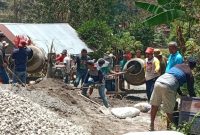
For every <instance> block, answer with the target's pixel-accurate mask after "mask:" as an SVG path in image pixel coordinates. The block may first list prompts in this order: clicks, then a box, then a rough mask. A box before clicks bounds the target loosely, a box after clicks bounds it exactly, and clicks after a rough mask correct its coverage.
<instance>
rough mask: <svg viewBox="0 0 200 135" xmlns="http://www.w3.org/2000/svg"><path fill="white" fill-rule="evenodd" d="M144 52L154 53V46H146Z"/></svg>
mask: <svg viewBox="0 0 200 135" xmlns="http://www.w3.org/2000/svg"><path fill="white" fill-rule="evenodd" d="M145 53H148V54H153V53H154V48H152V47H147V49H146V51H145Z"/></svg>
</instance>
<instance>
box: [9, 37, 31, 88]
mask: <svg viewBox="0 0 200 135" xmlns="http://www.w3.org/2000/svg"><path fill="white" fill-rule="evenodd" d="M26 45H27V42H26V41H25V40H20V43H19V45H18V48H15V49H14V50H13V52H12V55H11V56H12V59H13V60H14V76H13V83H17V82H18V83H20V84H21V83H24V84H26V78H27V62H28V60H29V59H31V57H32V56H33V51H32V49H31V48H28V47H27V46H26Z"/></svg>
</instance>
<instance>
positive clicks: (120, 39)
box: [115, 32, 143, 54]
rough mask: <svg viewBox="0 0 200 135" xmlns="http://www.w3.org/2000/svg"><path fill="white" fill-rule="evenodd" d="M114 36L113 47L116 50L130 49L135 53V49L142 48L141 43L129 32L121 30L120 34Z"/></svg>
mask: <svg viewBox="0 0 200 135" xmlns="http://www.w3.org/2000/svg"><path fill="white" fill-rule="evenodd" d="M115 36H116V40H115V45H116V46H115V47H116V48H117V49H118V50H130V51H131V53H133V54H135V51H136V50H137V49H140V50H142V49H143V44H142V43H141V42H140V41H137V40H136V39H135V37H134V36H131V34H130V32H123V33H122V35H115Z"/></svg>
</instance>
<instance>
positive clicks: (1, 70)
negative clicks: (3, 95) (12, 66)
mask: <svg viewBox="0 0 200 135" xmlns="http://www.w3.org/2000/svg"><path fill="white" fill-rule="evenodd" d="M6 68H7V63H6V62H5V57H4V53H3V45H2V44H0V79H1V81H2V83H3V84H9V77H8V74H7V72H6V70H5V69H6Z"/></svg>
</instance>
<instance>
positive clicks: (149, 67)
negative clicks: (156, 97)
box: [144, 57, 160, 81]
mask: <svg viewBox="0 0 200 135" xmlns="http://www.w3.org/2000/svg"><path fill="white" fill-rule="evenodd" d="M144 70H145V79H146V80H147V81H148V80H151V79H154V78H156V77H158V76H160V73H159V71H160V61H159V60H158V59H157V58H156V57H153V58H152V59H151V60H149V59H148V58H146V59H145V63H144Z"/></svg>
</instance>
